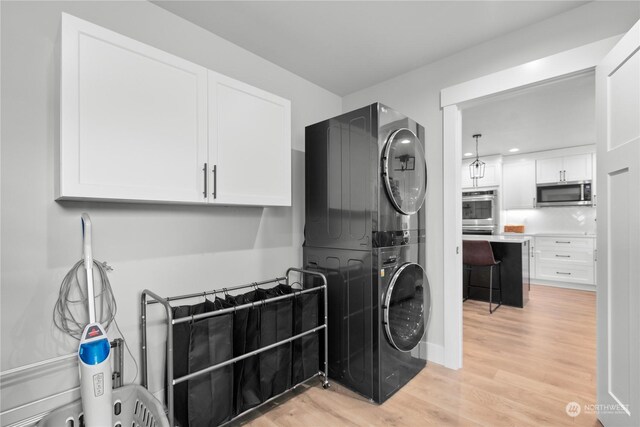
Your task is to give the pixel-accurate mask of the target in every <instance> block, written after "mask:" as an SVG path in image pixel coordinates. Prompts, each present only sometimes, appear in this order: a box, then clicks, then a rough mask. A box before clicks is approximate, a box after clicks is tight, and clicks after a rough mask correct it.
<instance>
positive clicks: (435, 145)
mask: <svg viewBox="0 0 640 427" xmlns="http://www.w3.org/2000/svg"><path fill="white" fill-rule="evenodd" d="M638 18H640V3H638V2H592V3H588V4H586V5H584V6H581V7H579V8H576V9H572V10H570V11H568V12H566V13H563V14H560V15H557V16H555V17H553V18H550V19H547V20H545V21H542V22H540V23H538V24H535V25H532V26H529V27H526V28H523V29H521V30H518V31H515V32H513V33H511V34H508V35H506V36H503V37H499V38H496V39H493V40H490V41H488V42H486V43H483V44H480V45H478V46H474V47H472V48H469V49H466V50H464V51H462V52H460V53H458V54H455V55H453V56H450V57H448V58H445V59H443V60H440V61H438V62H435V63H433V64H430V65H427V66H424V67H421V68H418V69H416V70H413V71H411V72H409V73H406V74H403V75H400V76H398V77H395V78H393V79H390V80H387V81H385V82H382V83H380V84H378V85H375V86H372V87H370V88H367V89H364V90H361V91H358V92H355V93H352V94H350V95H347V96H345V97H344V98H343V109H344V110H345V111H348V110H351V109H353V108H356V107H359V106H361V105H366V104H368V103H370V102H374V101H380V102H383V103H385V104H387V105H389V106H390V107H392V108H395V109H397V110H399V111H402V112H403V113H404V114H407V115H409V116H410V117H412V118H413V119H415V120H416V121H418V122H419V123H421V124H423V125H424V126H425V127H426V137H427V140H426V146H427V150H426V152H427V166H428V168H429V180H430V183H429V191H428V194H427V254H428V258H427V263H426V264H427V271H428V274H429V279H430V282H431V288H432V289H431V292H432V304H433V312H432V313H431V323H430V325H429V330H428V345H427V353H428V357H429V358H430V359H433V358H434V357H435V359H436V360H438V359H439V355H440V354H441V352H442V344H443V339H444V336H443V333H444V331H443V327H444V325H443V312H444V310H443V308H444V307H443V286H442V283H443V277H444V272H443V262H444V256H445V254H443V253H442V247H443V236H442V224H443V217H444V215H447V214H450V213H447V212H443V208H442V201H443V195H442V177H443V161H442V153H443V149H442V112H441V110H440V91H441V90H442V89H444V88H446V87H449V86H451V85H454V84H457V83H462V82H465V81H467V80H471V79H474V78H477V77H481V76H484V75H487V74H490V73H493V72H496V71H500V70H503V69H505V68H509V67H513V66H516V65H520V64H522V63H525V62H528V61H532V60H534V59H538V58H543V57H545V56H549V55H552V54H555V53H559V52H562V51H564V50H568V49H572V48H575V47H578V46H582V45H585V44H588V43H591V42H594V41H597V40H601V39H605V38H608V37H611V36H614V35H617V34H622V33H625V32H626V31H628V30H629V29H630V28H631V27H632V26H633V24H634V23H635V22H636V21H637V20H638ZM466 137H470V135H463V138H466Z"/></svg>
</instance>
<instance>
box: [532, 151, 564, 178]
mask: <svg viewBox="0 0 640 427" xmlns="http://www.w3.org/2000/svg"><path fill="white" fill-rule="evenodd" d="M562 168H563V164H562V157H555V158H553V159H542V160H537V161H536V182H537V183H539V184H543V183H549V182H560V180H561V171H562Z"/></svg>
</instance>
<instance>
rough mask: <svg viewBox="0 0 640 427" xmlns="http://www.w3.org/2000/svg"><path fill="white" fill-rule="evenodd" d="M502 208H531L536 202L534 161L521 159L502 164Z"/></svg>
mask: <svg viewBox="0 0 640 427" xmlns="http://www.w3.org/2000/svg"><path fill="white" fill-rule="evenodd" d="M502 197H503V199H502V200H503V209H531V208H534V207H535V204H536V200H535V199H536V163H535V162H534V161H522V162H513V163H504V164H503V165H502Z"/></svg>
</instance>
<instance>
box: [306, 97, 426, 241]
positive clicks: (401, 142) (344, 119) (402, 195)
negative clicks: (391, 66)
mask: <svg viewBox="0 0 640 427" xmlns="http://www.w3.org/2000/svg"><path fill="white" fill-rule="evenodd" d="M305 159H306V162H305V163H306V165H305V167H306V169H305V178H306V181H305V182H306V183H305V190H306V191H305V193H306V200H305V209H306V211H305V213H306V223H305V246H310V247H332V248H342V249H356V250H367V249H372V248H375V247H386V246H394V245H397V244H408V243H417V242H419V241H422V240H423V239H424V230H425V223H424V221H425V218H424V208H423V206H424V200H425V193H426V188H427V165H426V159H425V152H424V128H423V127H422V126H420V125H419V124H418V123H416V122H415V121H413V120H411V119H410V118H408V117H406V116H404V115H402V114H400V113H398V112H396V111H394V110H393V109H391V108H389V107H387V106H385V105H383V104H380V103H375V104H372V105H369V106H367V107H364V108H360V109H358V110H355V111H352V112H349V113H345V114H342V115H340V116H338V117H334V118H332V119H329V120H325V121H322V122H320V123H316V124H314V125H311V126H308V127H307V128H306V132H305Z"/></svg>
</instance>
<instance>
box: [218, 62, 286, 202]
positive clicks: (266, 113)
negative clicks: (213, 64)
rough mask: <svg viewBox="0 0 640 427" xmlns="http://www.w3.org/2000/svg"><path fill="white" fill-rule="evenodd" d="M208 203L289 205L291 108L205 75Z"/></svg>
mask: <svg viewBox="0 0 640 427" xmlns="http://www.w3.org/2000/svg"><path fill="white" fill-rule="evenodd" d="M209 170H210V171H211V174H210V179H211V185H210V186H209V189H210V191H209V201H210V202H212V203H220V204H239V205H244V204H246V205H255V204H258V205H270V206H291V103H290V101H288V100H286V99H283V98H280V97H278V96H276V95H273V94H271V93H268V92H265V91H263V90H260V89H257V88H255V87H252V86H250V85H248V84H245V83H242V82H239V81H237V80H234V79H231V78H229V77H226V76H223V75H220V74H218V73H215V72H213V71H209Z"/></svg>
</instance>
